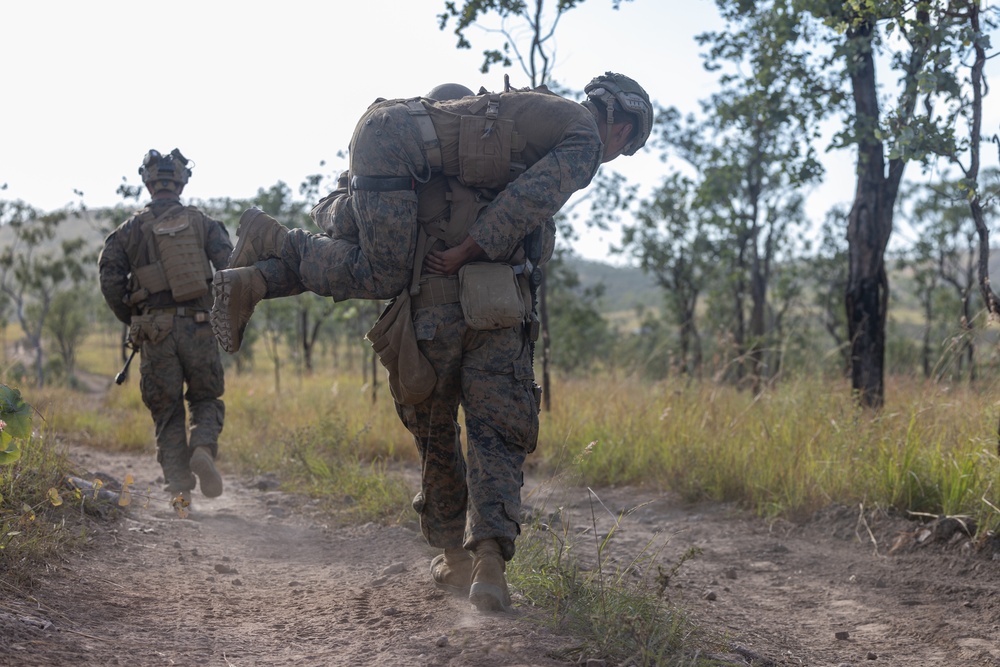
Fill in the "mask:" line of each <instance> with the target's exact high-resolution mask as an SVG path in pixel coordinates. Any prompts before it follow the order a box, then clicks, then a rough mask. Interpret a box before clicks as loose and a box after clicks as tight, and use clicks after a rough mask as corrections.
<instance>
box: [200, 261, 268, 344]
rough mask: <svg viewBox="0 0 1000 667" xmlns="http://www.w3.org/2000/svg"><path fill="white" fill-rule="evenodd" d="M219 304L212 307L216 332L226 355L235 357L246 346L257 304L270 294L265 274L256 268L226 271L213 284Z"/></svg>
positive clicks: (246, 267)
mask: <svg viewBox="0 0 1000 667" xmlns="http://www.w3.org/2000/svg"><path fill="white" fill-rule="evenodd" d="M212 286H213V288H214V291H215V301H214V302H213V303H212V314H211V318H210V319H211V321H212V331H214V332H215V337H216V338H217V339H218V340H219V344H220V345H222V349H223V350H225V351H226V352H229V353H233V352H236V351H237V350H239V349H240V345H241V344H242V343H243V332H244V331H246V328H247V324H248V323H249V322H250V316H251V315H253V309H254V307H255V306H256V305H257V303H258V302H259V301H260V300H261V299H263V298H264V295H266V294H267V283H266V282H265V281H264V274H262V273H261V272H260V270H259V269H257V268H256V267H253V266H244V267H241V268H238V269H225V270H223V271H218V272H216V274H215V279H214V280H213V281H212Z"/></svg>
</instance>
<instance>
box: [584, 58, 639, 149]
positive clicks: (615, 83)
mask: <svg viewBox="0 0 1000 667" xmlns="http://www.w3.org/2000/svg"><path fill="white" fill-rule="evenodd" d="M583 91H584V92H585V93H586V94H587V99H588V100H589V101H591V102H592V103H594V104H603V105H604V107H605V108H606V109H607V115H608V125H613V124H614V122H615V108H616V103H617V108H618V109H620V110H621V111H623V112H625V113H627V114H630V115H632V116H633V117H634V118H635V122H636V124H637V125H636V127H635V128H634V130H633V138H632V141H630V142H629V143H628V145H627V146H625V148H624V149H623V150H622V153H623V154H624V155H635V152H636V151H637V150H639V149H640V148H642V147H643V146H644V145H645V144H646V140H647V139H649V134H650V133H651V132H652V131H653V105H652V104H651V103H650V101H649V95H647V94H646V91H645V90H643V88H642V86H640V85H639V84H638V83H636V82H635V80H634V79H630V78H629V77H627V76H625V75H624V74H615V73H614V72H605V73H604V74H603V76H596V77H594V78H593V79H591V81H590V83H588V84H587V86H586V87H585V88H584V89H583Z"/></svg>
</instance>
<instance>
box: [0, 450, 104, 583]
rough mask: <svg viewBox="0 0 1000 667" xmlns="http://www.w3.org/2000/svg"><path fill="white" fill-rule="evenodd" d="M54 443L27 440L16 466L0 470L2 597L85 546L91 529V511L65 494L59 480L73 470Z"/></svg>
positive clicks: (91, 509) (72, 496)
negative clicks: (49, 565)
mask: <svg viewBox="0 0 1000 667" xmlns="http://www.w3.org/2000/svg"><path fill="white" fill-rule="evenodd" d="M43 433H44V431H43ZM54 443H55V438H52V437H49V436H47V435H44V434H43V435H41V436H38V437H32V438H31V439H30V440H28V441H26V442H22V443H21V452H22V455H21V458H20V459H19V460H18V461H17V462H15V463H13V464H11V465H6V466H0V591H3V593H5V594H6V593H17V594H23V593H24V592H26V591H28V590H30V589H31V587H32V586H33V584H34V580H35V576H36V575H37V573H38V572H39V571H40V570H43V569H44V568H45V567H46V565H47V564H48V563H52V562H54V561H56V560H58V559H59V558H60V557H61V555H62V554H64V553H65V552H66V551H67V550H69V549H71V548H74V547H77V546H79V545H81V544H83V543H84V542H86V540H87V537H88V534H89V532H90V531H91V529H92V528H93V523H92V521H93V519H92V517H91V513H92V512H93V510H94V506H93V505H92V504H91V503H90V502H89V501H87V502H86V503H85V502H84V500H85V499H84V498H82V497H81V496H80V495H79V494H78V493H77V494H75V493H73V492H69V491H66V489H65V487H64V486H63V484H62V482H63V479H64V478H65V477H66V475H68V474H73V473H74V470H73V466H72V464H71V463H70V462H69V461H68V460H67V458H66V456H65V454H64V453H63V452H62V451H61V450H60V449H59V447H58V446H57V445H55V444H54ZM50 489H55V490H56V494H57V495H52V494H51V493H50ZM57 503H58V504H57ZM102 509H103V508H102Z"/></svg>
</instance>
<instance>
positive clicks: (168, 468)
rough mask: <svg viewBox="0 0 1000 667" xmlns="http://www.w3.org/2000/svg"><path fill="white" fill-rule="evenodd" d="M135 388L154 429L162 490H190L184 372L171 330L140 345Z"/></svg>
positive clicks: (192, 484)
mask: <svg viewBox="0 0 1000 667" xmlns="http://www.w3.org/2000/svg"><path fill="white" fill-rule="evenodd" d="M141 357H142V359H141V362H140V365H139V373H140V380H139V388H140V392H141V394H142V402H143V403H144V404H145V405H146V407H147V408H149V412H150V414H151V415H152V417H153V424H154V426H155V433H156V460H157V461H158V462H159V463H160V467H161V469H162V470H163V479H164V490H166V491H169V492H170V493H180V492H182V491H190V490H191V489H193V488H194V487H195V478H194V475H192V474H191V469H190V467H189V465H190V463H189V457H190V454H189V452H188V446H187V424H186V418H185V410H184V374H183V370H182V368H181V363H180V359H179V358H178V356H177V344H176V340H175V338H174V335H173V333H171V334H169V335H167V337H166V338H165V339H164V340H163V341H161V342H159V343H155V344H154V343H150V342H145V343H143V345H142V353H141Z"/></svg>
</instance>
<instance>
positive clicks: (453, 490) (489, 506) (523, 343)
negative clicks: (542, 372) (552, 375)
mask: <svg viewBox="0 0 1000 667" xmlns="http://www.w3.org/2000/svg"><path fill="white" fill-rule="evenodd" d="M413 325H414V329H415V331H416V335H417V341H418V345H419V347H420V351H421V352H423V354H424V355H425V356H426V357H427V359H428V360H429V361H430V362H431V365H433V367H434V370H435V372H436V373H437V384H436V385H435V387H434V392H433V393H432V394H431V396H430V397H429V398H428V399H427V400H425V401H423V402H422V403H418V404H417V405H400V404H397V405H396V412H397V413H398V414H399V417H400V419H401V420H402V422H403V424H404V425H405V426H406V428H407V429H408V430H409V431H410V433H412V434H413V440H414V442H415V443H416V446H417V449H418V450H419V453H420V461H421V488H420V492H419V493H418V494H417V497H416V498H415V499H414V501H413V507H414V509H415V510H416V511H417V513H418V514H419V515H420V528H421V531H422V532H423V535H424V538H425V539H426V540H427V542H428V544H430V545H431V546H433V547H438V548H454V547H459V546H464V547H465V548H466V549H471V548H473V547H474V546H475V545H476V544H477V543H478V542H480V541H482V540H487V539H491V538H492V539H496V540H497V541H498V542H499V543H500V545H501V548H502V550H503V554H504V558H505V559H507V560H510V559H511V558H512V557H513V556H514V540H515V539H516V538H517V536H518V535H519V534H520V532H521V526H520V513H521V486H522V485H523V483H524V478H523V472H522V468H523V466H524V461H525V458H526V457H527V455H528V454H530V453H531V452H532V451H534V449H535V445H536V444H537V442H538V404H537V402H536V400H535V394H534V386H535V385H534V372H533V369H532V364H531V352H530V345H529V341H528V339H527V336H526V334H525V332H524V330H523V328H522V327H515V328H511V329H498V330H494V331H475V330H473V329H470V328H469V327H468V326H466V324H465V320H464V317H463V315H462V307H461V305H460V304H458V303H452V304H445V305H439V306H431V307H428V308H422V309H419V310H416V311H415V312H414V314H413ZM460 405H461V406H462V409H463V411H464V413H465V429H466V441H467V452H466V455H465V456H463V453H462V444H461V438H460V434H461V428H460V426H459V424H458V408H459V406H460Z"/></svg>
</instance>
